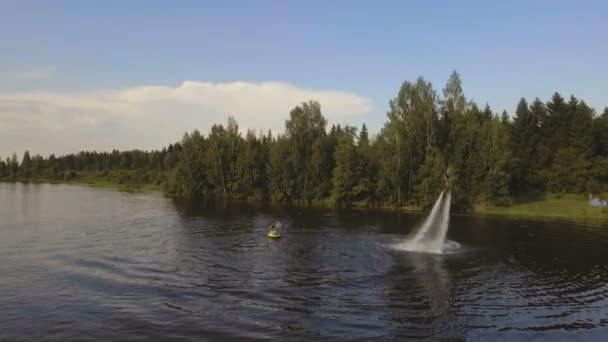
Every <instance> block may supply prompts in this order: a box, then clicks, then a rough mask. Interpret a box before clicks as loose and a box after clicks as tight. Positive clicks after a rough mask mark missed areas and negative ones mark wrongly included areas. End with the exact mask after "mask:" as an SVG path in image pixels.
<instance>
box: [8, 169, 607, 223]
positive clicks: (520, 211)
mask: <svg viewBox="0 0 608 342" xmlns="http://www.w3.org/2000/svg"><path fill="white" fill-rule="evenodd" d="M0 181H3V182H9V183H13V182H14V181H12V180H6V179H5V180H0ZM29 183H35V184H43V183H50V184H72V185H83V186H89V187H92V188H102V189H115V190H120V191H128V192H139V191H154V192H162V189H161V186H160V185H158V184H152V183H146V184H139V183H118V182H116V181H113V180H110V179H104V178H99V177H90V178H89V177H84V178H81V179H74V180H69V181H68V180H64V181H60V180H52V179H36V180H31V181H30V182H29ZM607 195H608V194H604V195H603V196H601V197H602V198H606V197H608V196H607ZM245 201H246V202H260V201H261V200H259V199H256V200H253V201H252V200H245ZM292 205H295V206H307V204H303V203H295V204H292ZM310 206H311V207H317V208H321V207H323V208H330V207H331V205H330V204H329V202H328V201H317V202H313V203H311V204H310ZM351 208H352V209H357V210H378V211H387V212H388V211H392V212H403V213H417V214H420V213H423V212H424V210H423V209H422V208H419V207H412V206H403V207H397V206H391V205H377V206H368V205H367V204H366V203H353V204H352V206H351ZM464 214H466V215H473V216H500V217H511V218H524V219H534V220H548V219H559V220H569V221H594V222H602V223H604V222H608V208H597V207H590V206H589V205H588V199H587V198H585V197H584V196H582V195H572V194H565V195H559V194H543V195H542V196H539V197H538V198H536V199H532V200H527V201H521V202H518V203H514V204H513V205H511V206H508V207H497V206H493V205H489V204H485V203H479V204H477V205H475V206H474V207H473V208H472V210H471V211H470V212H468V213H464Z"/></svg>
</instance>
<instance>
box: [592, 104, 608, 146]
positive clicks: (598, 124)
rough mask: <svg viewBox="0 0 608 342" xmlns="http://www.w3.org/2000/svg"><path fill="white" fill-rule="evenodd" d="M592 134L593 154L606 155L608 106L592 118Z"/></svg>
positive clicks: (607, 144)
mask: <svg viewBox="0 0 608 342" xmlns="http://www.w3.org/2000/svg"><path fill="white" fill-rule="evenodd" d="M592 136H593V140H592V141H593V143H592V146H593V148H592V151H593V155H594V156H599V157H608V107H606V108H605V109H604V113H603V114H602V115H601V116H597V117H595V118H594V119H593V130H592Z"/></svg>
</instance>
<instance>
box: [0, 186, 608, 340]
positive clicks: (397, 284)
mask: <svg viewBox="0 0 608 342" xmlns="http://www.w3.org/2000/svg"><path fill="white" fill-rule="evenodd" d="M274 220H281V221H283V222H284V223H285V224H286V227H285V229H284V231H283V237H282V238H281V239H280V240H277V241H274V240H269V239H268V238H267V237H266V235H265V232H264V230H265V227H266V226H267V225H268V224H269V223H271V222H272V221H274ZM421 220H422V217H418V216H411V215H410V216H407V215H404V214H398V213H367V212H342V213H334V212H330V211H315V210H300V209H291V210H287V209H283V210H278V209H268V208H255V207H247V206H242V205H241V206H237V205H232V206H228V207H226V206H223V207H222V206H209V205H206V206H205V205H202V204H193V203H180V202H176V201H173V200H171V199H167V198H164V197H163V196H162V195H160V194H157V193H135V194H131V193H124V192H118V191H113V190H99V189H91V188H86V187H78V186H69V185H32V184H30V185H24V184H16V185H15V184H3V183H0V341H25V340H27V341H42V340H44V341H66V340H78V341H110V340H111V341H123V340H125V341H126V340H133V341H135V340H141V341H156V340H163V341H165V340H167V341H169V340H171V341H173V340H174V341H181V340H192V341H199V340H210V341H217V340H234V339H241V340H293V341H297V340H301V341H320V340H336V341H340V340H348V341H354V340H361V341H370V340H409V339H412V340H414V339H427V340H446V341H452V340H472V341H473V340H478V341H489V340H509V341H528V340H535V341H539V340H544V341H560V340H563V341H576V340H579V341H601V340H608V227H588V226H580V225H579V226H577V225H573V224H567V223H538V222H526V221H520V220H505V219H480V218H471V217H458V216H454V217H452V219H451V222H450V230H449V233H448V238H449V239H450V240H454V241H457V242H459V243H460V244H462V245H463V248H462V250H461V251H460V252H459V253H456V254H451V255H426V254H420V253H409V252H402V251H398V250H395V249H392V248H391V245H393V244H395V243H398V242H400V241H402V240H403V239H404V238H405V237H406V236H407V234H408V233H409V232H411V231H412V229H414V228H415V227H416V225H418V224H420V222H421Z"/></svg>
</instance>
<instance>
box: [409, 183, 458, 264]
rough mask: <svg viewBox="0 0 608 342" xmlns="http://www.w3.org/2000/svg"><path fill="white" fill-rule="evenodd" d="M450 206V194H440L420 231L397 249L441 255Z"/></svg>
mask: <svg viewBox="0 0 608 342" xmlns="http://www.w3.org/2000/svg"><path fill="white" fill-rule="evenodd" d="M450 206H451V194H450V192H449V191H448V192H447V193H443V192H442V193H441V194H440V195H439V198H438V199H437V201H436V202H435V204H434V205H433V209H432V210H431V213H430V214H429V216H428V217H427V218H426V219H425V220H424V223H423V224H422V226H421V227H420V229H418V231H416V233H415V234H414V236H413V237H412V238H411V239H408V240H407V241H406V242H404V243H403V244H400V245H399V246H398V247H399V248H403V249H406V250H409V251H417V252H428V253H441V252H442V249H443V246H444V243H445V237H446V235H447V232H448V226H449V221H450Z"/></svg>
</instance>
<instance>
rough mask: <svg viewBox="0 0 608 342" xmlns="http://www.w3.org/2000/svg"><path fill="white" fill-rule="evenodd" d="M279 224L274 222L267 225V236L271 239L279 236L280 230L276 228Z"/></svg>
mask: <svg viewBox="0 0 608 342" xmlns="http://www.w3.org/2000/svg"><path fill="white" fill-rule="evenodd" d="M280 226H281V224H280V223H278V222H276V223H273V224H271V225H270V227H268V234H267V235H268V237H269V238H271V239H278V238H280V237H281V232H279V230H278V228H279V227H280Z"/></svg>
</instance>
